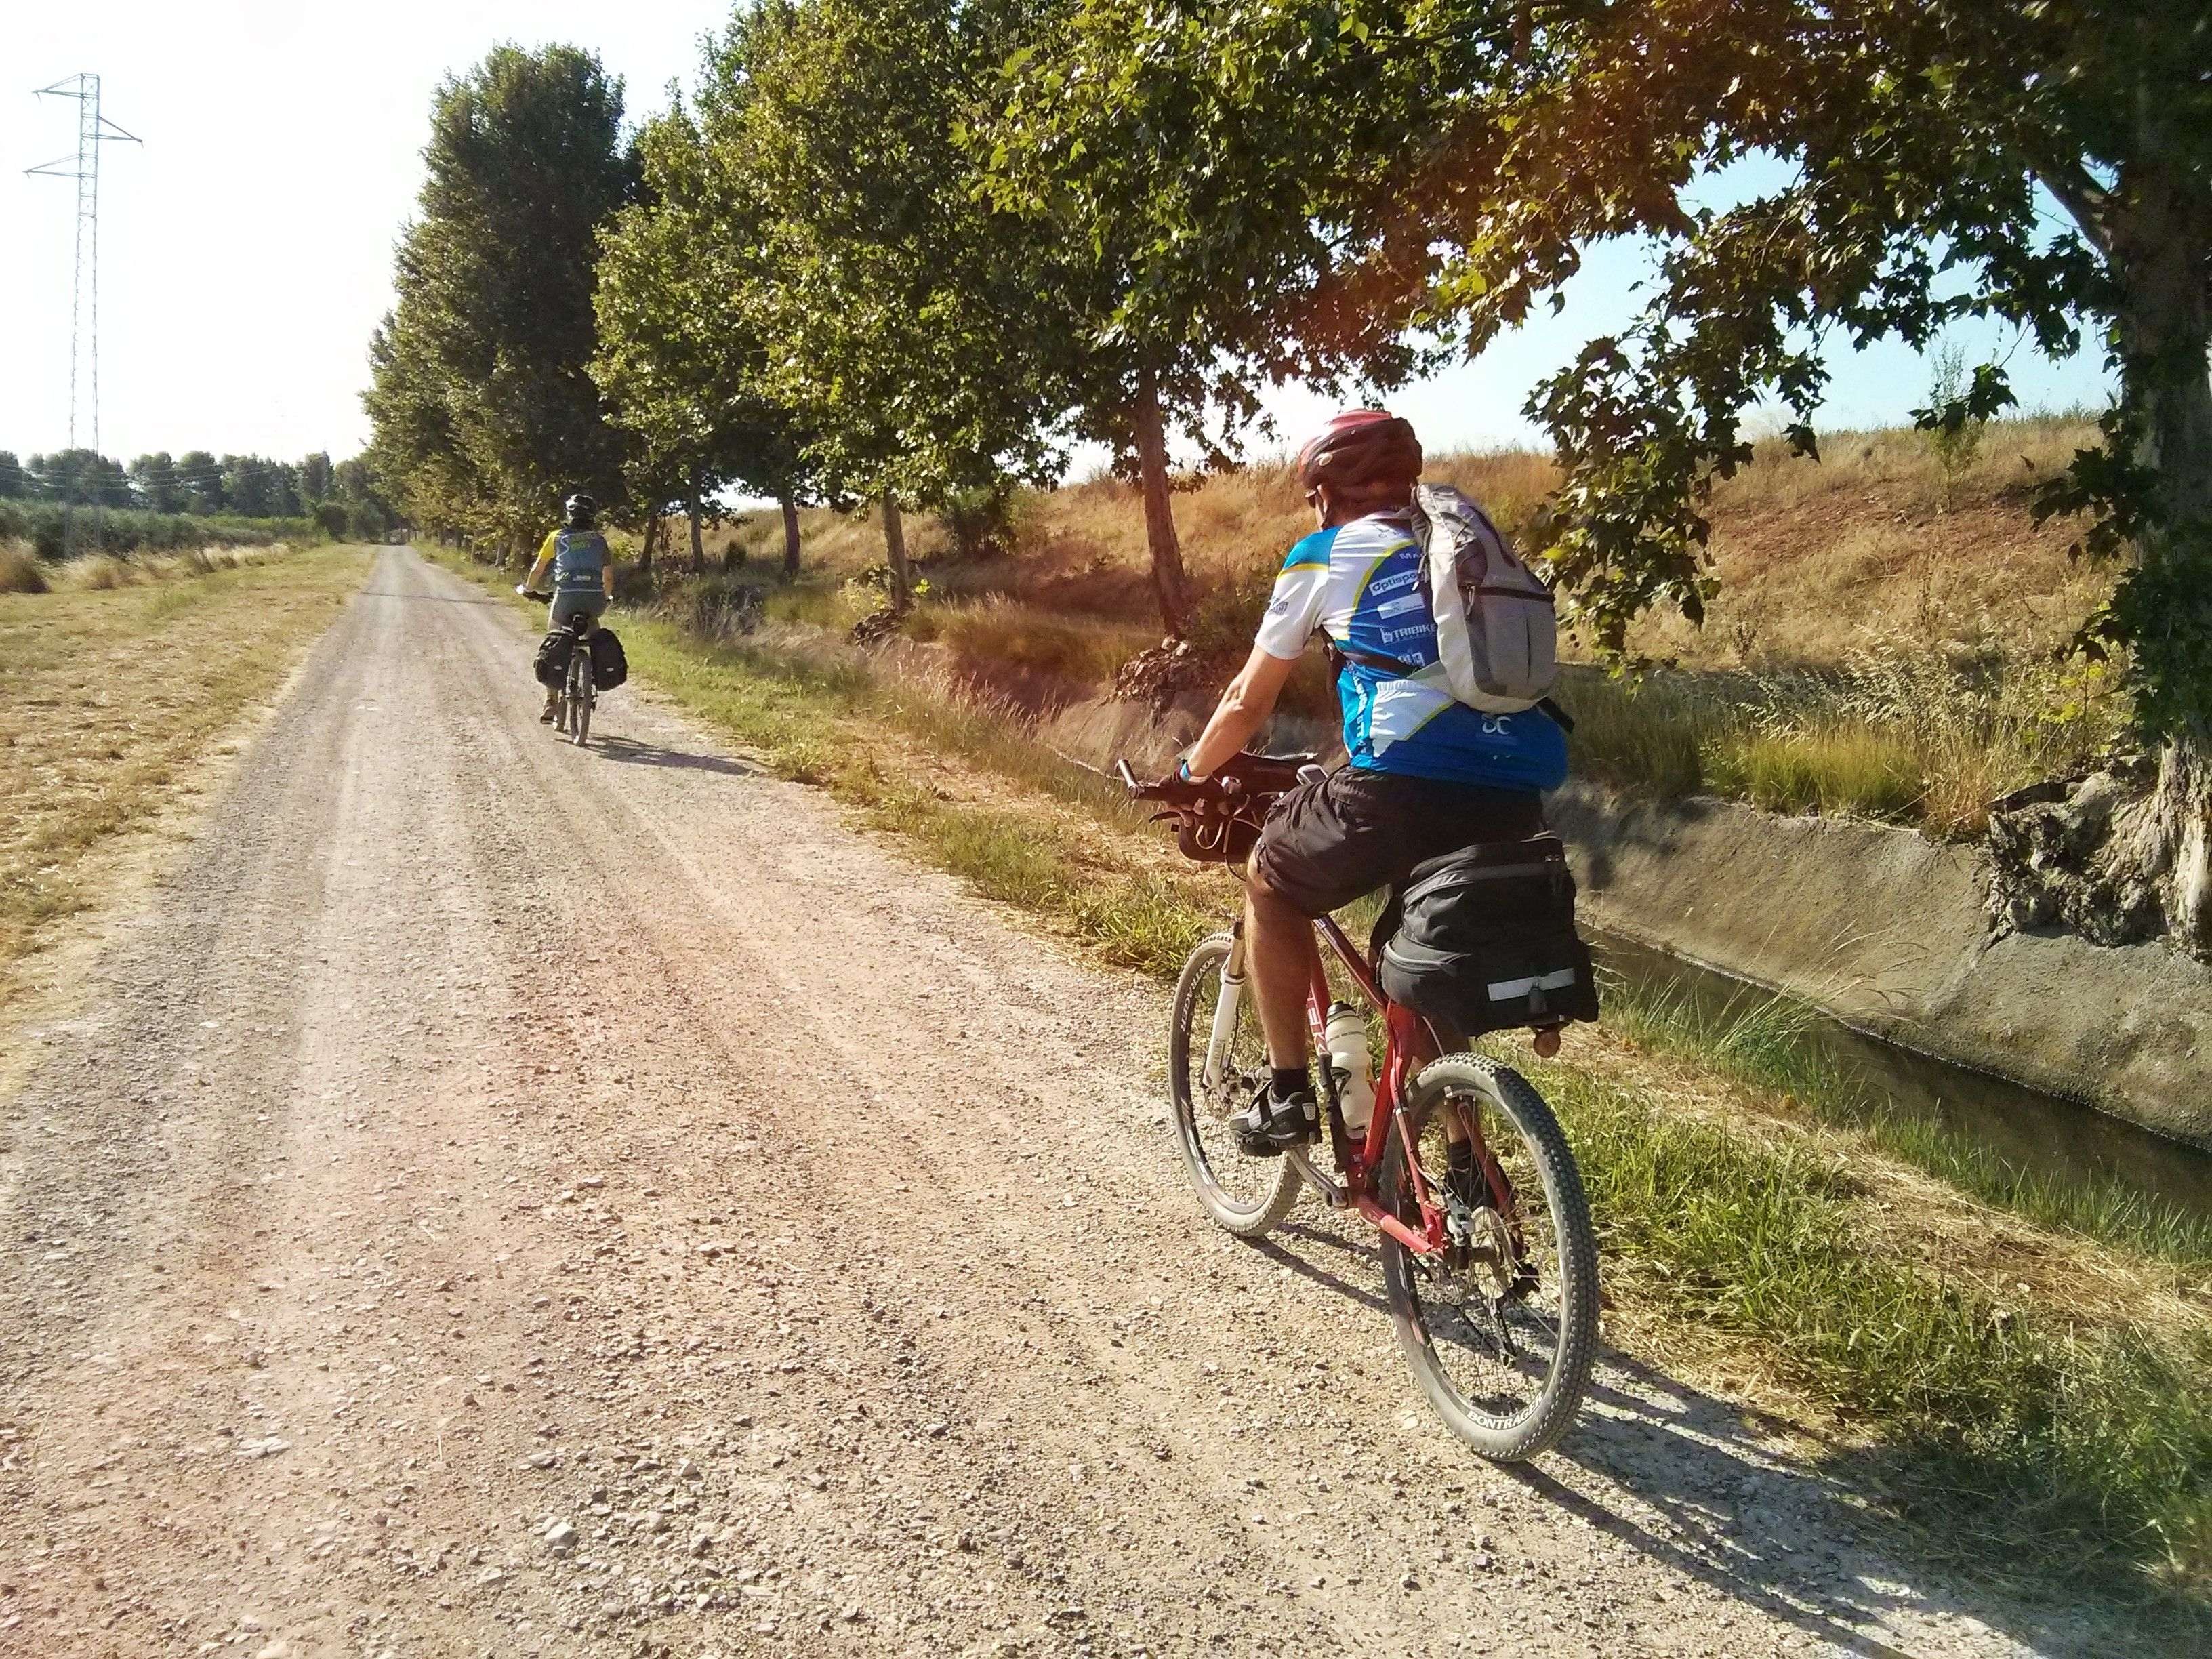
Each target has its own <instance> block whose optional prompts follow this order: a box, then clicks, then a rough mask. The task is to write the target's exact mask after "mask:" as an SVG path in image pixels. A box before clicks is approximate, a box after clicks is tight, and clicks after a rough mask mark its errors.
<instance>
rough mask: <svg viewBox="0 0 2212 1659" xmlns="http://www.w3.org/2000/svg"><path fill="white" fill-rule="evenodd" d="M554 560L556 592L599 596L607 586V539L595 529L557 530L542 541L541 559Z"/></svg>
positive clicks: (554, 588)
mask: <svg viewBox="0 0 2212 1659" xmlns="http://www.w3.org/2000/svg"><path fill="white" fill-rule="evenodd" d="M548 554H550V556H552V560H553V591H554V592H556V593H599V592H605V587H606V567H607V539H606V538H605V537H604V536H602V535H600V534H599V532H598V531H596V530H556V531H555V532H553V533H552V534H551V535H550V536H548V537H547V538H545V546H544V547H543V548H541V549H540V550H539V551H538V556H539V557H540V558H544V557H545V556H547V555H548Z"/></svg>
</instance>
